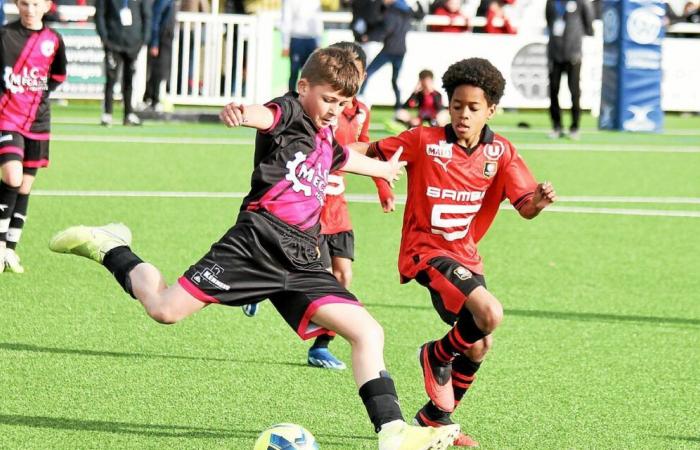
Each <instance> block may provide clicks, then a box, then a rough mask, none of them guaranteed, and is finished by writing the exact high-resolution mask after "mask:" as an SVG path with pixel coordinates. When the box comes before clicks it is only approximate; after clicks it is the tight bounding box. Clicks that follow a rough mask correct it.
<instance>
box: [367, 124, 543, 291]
mask: <svg viewBox="0 0 700 450" xmlns="http://www.w3.org/2000/svg"><path fill="white" fill-rule="evenodd" d="M456 142H457V136H456V135H455V133H454V130H453V129H452V126H451V125H447V126H445V127H416V128H413V129H411V130H408V131H405V132H403V133H401V134H400V135H398V136H395V137H389V138H386V139H383V140H381V141H379V142H377V143H374V144H372V146H373V148H374V149H375V151H376V152H377V153H378V154H379V155H380V157H382V158H385V159H388V158H391V155H393V154H394V153H395V152H396V151H397V150H398V149H399V148H401V147H403V154H402V156H401V159H402V160H405V161H407V162H408V164H407V166H406V173H407V179H408V193H407V202H406V209H405V212H404V218H403V230H402V236H401V250H400V254H399V272H400V273H401V275H402V280H403V281H407V280H408V279H412V278H414V277H415V276H416V274H417V273H418V272H419V271H420V270H422V269H423V268H424V267H425V264H426V263H427V261H428V260H430V259H431V258H433V257H436V256H448V257H450V258H452V259H454V260H456V261H458V262H460V263H461V264H462V265H464V266H465V267H467V268H469V270H472V271H474V272H476V273H478V274H483V264H482V260H481V256H480V255H479V252H478V250H477V243H478V242H479V240H480V239H481V238H482V237H483V236H484V234H485V233H486V231H487V230H488V228H489V227H490V226H491V223H492V222H493V219H494V218H495V216H496V213H497V212H498V207H499V205H500V203H501V202H502V201H503V200H504V199H506V198H507V199H508V200H509V201H510V202H511V204H513V206H514V207H515V208H520V207H521V206H522V205H523V204H524V203H525V202H526V201H528V200H529V199H530V198H531V197H532V195H533V194H534V191H535V189H536V187H537V183H536V181H535V180H534V178H533V176H532V174H531V173H530V170H529V169H528V168H527V166H526V165H525V161H523V159H522V158H521V157H520V155H519V154H518V153H517V152H516V151H515V147H513V145H512V144H511V143H510V142H509V141H508V140H507V139H505V138H504V137H502V136H499V135H497V134H495V133H494V132H493V131H491V130H490V129H489V128H488V126H487V127H485V128H484V130H483V132H482V137H481V140H480V142H479V144H478V145H477V146H476V147H474V148H471V149H467V148H464V147H461V146H459V145H457V143H456Z"/></svg>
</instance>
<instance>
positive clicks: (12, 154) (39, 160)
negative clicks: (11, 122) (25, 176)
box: [0, 131, 49, 168]
mask: <svg viewBox="0 0 700 450" xmlns="http://www.w3.org/2000/svg"><path fill="white" fill-rule="evenodd" d="M8 161H22V165H23V166H24V167H27V168H39V167H46V166H48V165H49V141H48V140H47V141H38V140H35V139H30V138H28V137H24V136H22V134H20V133H17V132H16V131H0V164H4V163H6V162H8Z"/></svg>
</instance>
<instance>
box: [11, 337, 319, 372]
mask: <svg viewBox="0 0 700 450" xmlns="http://www.w3.org/2000/svg"><path fill="white" fill-rule="evenodd" d="M0 350H12V351H18V352H38V353H56V354H59V355H80V356H104V357H110V358H163V359H180V360H188V361H217V362H236V363H252V364H273V365H281V366H293V367H298V366H302V367H306V366H307V365H306V364H305V363H301V362H284V361H269V360H267V359H265V360H260V361H256V360H241V359H231V358H211V357H207V356H184V355H162V354H157V353H128V352H112V351H105V350H85V349H75V348H58V347H41V346H38V345H33V344H22V343H19V342H0Z"/></svg>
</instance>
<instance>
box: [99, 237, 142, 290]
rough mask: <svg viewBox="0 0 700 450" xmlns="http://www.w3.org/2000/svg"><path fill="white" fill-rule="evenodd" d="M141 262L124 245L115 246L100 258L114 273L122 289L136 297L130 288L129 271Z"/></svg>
mask: <svg viewBox="0 0 700 450" xmlns="http://www.w3.org/2000/svg"><path fill="white" fill-rule="evenodd" d="M142 262H143V260H142V259H141V258H139V257H138V256H136V254H134V252H132V251H131V249H130V248H129V247H127V246H126V245H122V246H120V247H115V248H113V249H112V250H110V251H108V252H107V253H106V254H105V257H104V259H103V260H102V264H103V265H104V266H105V267H106V268H107V270H109V271H110V272H111V273H112V275H114V278H116V280H117V282H118V283H119V284H120V285H121V287H122V289H124V291H125V292H126V293H127V294H129V295H131V296H132V297H133V298H136V296H135V295H134V292H133V290H132V288H131V279H130V278H129V272H131V271H132V270H133V269H134V267H136V266H137V265H139V264H141V263H142Z"/></svg>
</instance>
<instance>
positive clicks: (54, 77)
mask: <svg viewBox="0 0 700 450" xmlns="http://www.w3.org/2000/svg"><path fill="white" fill-rule="evenodd" d="M51 79H52V80H56V81H58V82H60V83H63V82H64V81H66V76H65V75H58V74H52V75H51Z"/></svg>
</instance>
